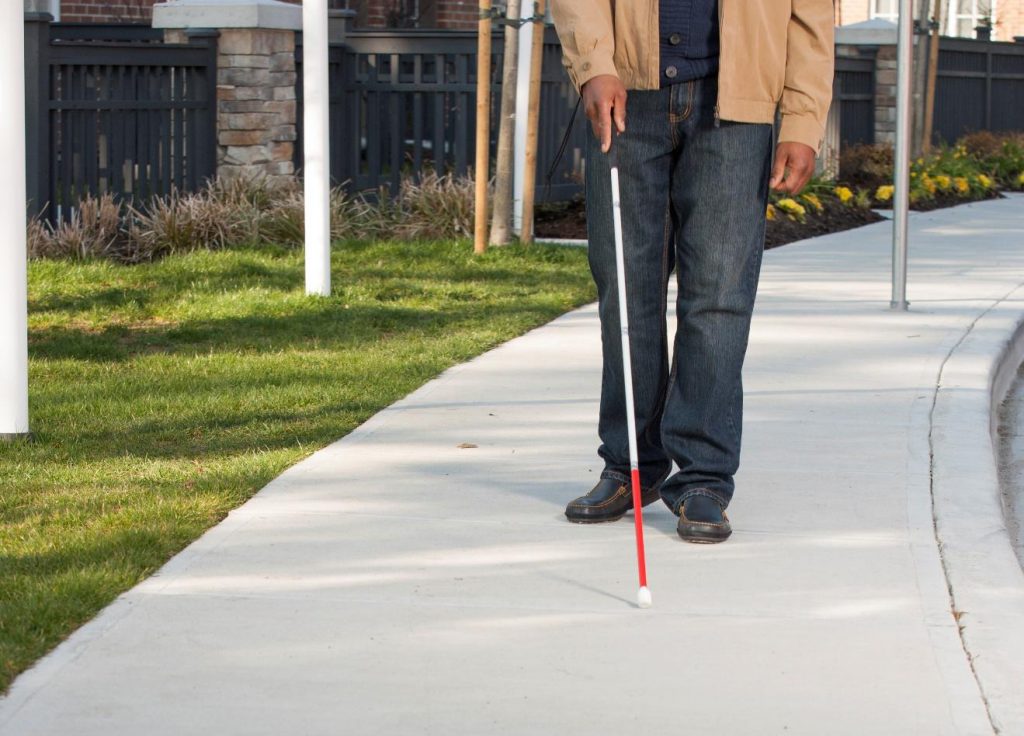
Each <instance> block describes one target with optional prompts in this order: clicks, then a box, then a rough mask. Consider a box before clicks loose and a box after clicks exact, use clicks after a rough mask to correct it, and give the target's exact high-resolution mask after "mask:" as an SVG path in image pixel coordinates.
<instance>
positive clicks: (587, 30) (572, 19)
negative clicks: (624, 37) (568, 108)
mask: <svg viewBox="0 0 1024 736" xmlns="http://www.w3.org/2000/svg"><path fill="white" fill-rule="evenodd" d="M612 2H613V0H551V16H552V18H554V21H555V30H556V31H557V32H558V39H559V41H561V42H562V63H563V64H564V65H565V68H566V70H567V71H568V72H569V78H570V79H571V80H572V83H573V84H574V85H575V86H576V89H577V91H578V90H579V89H580V87H582V86H583V85H584V84H585V83H586V82H587V81H588V80H589V79H590V78H591V77H596V76H598V75H599V74H611V75H614V76H618V72H617V71H616V70H615V62H614V61H613V57H614V55H615V35H614V27H615V26H614V23H613V21H612Z"/></svg>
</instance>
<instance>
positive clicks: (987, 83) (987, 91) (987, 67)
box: [985, 46, 992, 130]
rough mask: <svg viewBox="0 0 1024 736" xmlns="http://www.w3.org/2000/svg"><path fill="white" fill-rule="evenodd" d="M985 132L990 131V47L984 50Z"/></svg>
mask: <svg viewBox="0 0 1024 736" xmlns="http://www.w3.org/2000/svg"><path fill="white" fill-rule="evenodd" d="M985 130H992V47H991V46H987V47H986V48H985Z"/></svg>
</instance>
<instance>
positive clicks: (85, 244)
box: [28, 194, 127, 259]
mask: <svg viewBox="0 0 1024 736" xmlns="http://www.w3.org/2000/svg"><path fill="white" fill-rule="evenodd" d="M70 212H71V216H70V217H69V218H68V219H66V220H63V221H62V222H60V223H59V224H58V225H57V226H56V227H54V226H52V225H50V224H49V223H48V222H46V221H44V220H42V219H40V218H39V217H34V218H32V220H31V221H30V222H29V226H28V253H29V257H30V258H74V259H83V258H108V257H117V256H118V255H120V254H121V253H123V252H124V251H125V250H126V249H127V234H126V233H125V232H124V230H123V228H122V227H121V207H120V206H119V205H118V204H117V202H116V201H115V200H114V197H113V196H112V195H110V194H104V195H101V196H100V197H92V196H89V197H86V198H85V199H83V200H82V201H81V202H80V203H79V206H78V207H75V208H73V209H71V210H70Z"/></svg>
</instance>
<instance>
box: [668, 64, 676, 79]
mask: <svg viewBox="0 0 1024 736" xmlns="http://www.w3.org/2000/svg"><path fill="white" fill-rule="evenodd" d="M678 73H679V70H678V69H676V68H675V67H674V66H670V67H666V69H665V76H666V77H668V78H669V79H675V78H676V74H678Z"/></svg>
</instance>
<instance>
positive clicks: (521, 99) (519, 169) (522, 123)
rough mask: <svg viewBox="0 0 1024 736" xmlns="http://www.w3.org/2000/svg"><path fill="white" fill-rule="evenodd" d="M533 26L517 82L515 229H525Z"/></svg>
mask: <svg viewBox="0 0 1024 736" xmlns="http://www.w3.org/2000/svg"><path fill="white" fill-rule="evenodd" d="M533 12H534V9H533V0H523V2H522V5H521V6H520V8H519V15H520V17H522V18H529V17H531V16H532V15H533ZM533 26H534V24H533V23H527V24H525V25H523V26H522V27H520V29H519V59H520V61H519V69H518V72H519V76H518V77H517V79H516V132H515V138H514V144H513V145H514V148H513V154H512V157H513V162H514V163H513V166H512V230H514V231H515V232H516V233H520V232H522V230H523V180H524V179H523V177H524V174H525V171H526V121H527V118H528V117H529V114H528V113H529V106H530V63H529V61H528V60H529V58H530V50H531V49H532V48H533Z"/></svg>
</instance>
